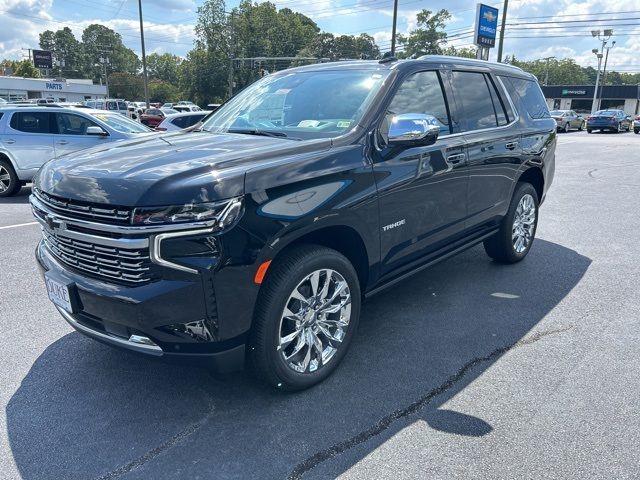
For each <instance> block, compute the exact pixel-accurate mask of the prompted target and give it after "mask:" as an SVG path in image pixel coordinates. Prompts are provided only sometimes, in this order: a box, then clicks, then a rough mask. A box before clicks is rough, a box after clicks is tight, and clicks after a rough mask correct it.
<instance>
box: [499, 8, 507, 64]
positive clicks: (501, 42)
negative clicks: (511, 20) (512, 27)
mask: <svg viewBox="0 0 640 480" xmlns="http://www.w3.org/2000/svg"><path fill="white" fill-rule="evenodd" d="M508 8H509V0H504V4H503V5H502V25H500V40H499V41H498V59H497V62H498V63H501V62H502V44H503V43H504V27H505V25H506V23H507V9H508Z"/></svg>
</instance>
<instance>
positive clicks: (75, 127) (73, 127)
mask: <svg viewBox="0 0 640 480" xmlns="http://www.w3.org/2000/svg"><path fill="white" fill-rule="evenodd" d="M54 115H55V125H54V132H55V133H54V140H53V145H54V149H55V152H56V157H59V156H60V155H65V154H67V153H71V152H75V151H77V150H83V149H85V148H89V147H93V146H96V145H99V144H100V142H104V141H105V138H104V137H102V136H100V135H87V128H89V127H99V125H98V124H97V123H95V122H92V121H91V120H89V119H88V118H86V117H84V116H82V115H77V114H74V113H63V112H56V113H54Z"/></svg>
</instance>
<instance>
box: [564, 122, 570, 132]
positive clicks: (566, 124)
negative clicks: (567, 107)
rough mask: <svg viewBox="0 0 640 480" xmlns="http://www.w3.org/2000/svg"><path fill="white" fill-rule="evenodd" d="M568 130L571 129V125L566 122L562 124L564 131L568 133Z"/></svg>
mask: <svg viewBox="0 0 640 480" xmlns="http://www.w3.org/2000/svg"><path fill="white" fill-rule="evenodd" d="M569 130H571V125H569V122H567V123H565V124H564V133H569Z"/></svg>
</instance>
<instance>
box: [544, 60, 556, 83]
mask: <svg viewBox="0 0 640 480" xmlns="http://www.w3.org/2000/svg"><path fill="white" fill-rule="evenodd" d="M555 58H556V57H545V58H543V59H542V60H546V61H547V67H546V68H545V73H544V84H545V86H547V85H549V60H555Z"/></svg>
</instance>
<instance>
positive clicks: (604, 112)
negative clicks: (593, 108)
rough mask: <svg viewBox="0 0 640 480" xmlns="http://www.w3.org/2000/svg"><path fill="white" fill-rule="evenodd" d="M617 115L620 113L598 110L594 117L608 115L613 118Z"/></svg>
mask: <svg viewBox="0 0 640 480" xmlns="http://www.w3.org/2000/svg"><path fill="white" fill-rule="evenodd" d="M617 113H618V112H616V111H615V110H598V111H597V112H596V113H594V115H607V116H609V117H613V116H614V115H616V114H617Z"/></svg>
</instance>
